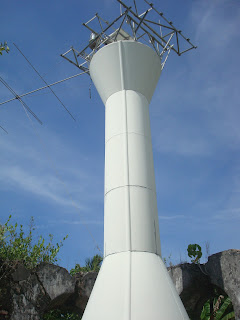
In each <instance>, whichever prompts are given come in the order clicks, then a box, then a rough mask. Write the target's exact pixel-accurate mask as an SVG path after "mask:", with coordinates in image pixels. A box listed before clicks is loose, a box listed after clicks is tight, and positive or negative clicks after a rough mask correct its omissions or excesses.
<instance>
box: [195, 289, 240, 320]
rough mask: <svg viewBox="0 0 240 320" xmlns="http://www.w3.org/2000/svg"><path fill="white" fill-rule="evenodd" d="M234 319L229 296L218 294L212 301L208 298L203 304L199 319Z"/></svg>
mask: <svg viewBox="0 0 240 320" xmlns="http://www.w3.org/2000/svg"><path fill="white" fill-rule="evenodd" d="M230 319H235V314H234V311H233V306H232V302H231V300H230V298H229V297H224V296H222V295H220V296H219V297H215V298H214V299H213V300H212V301H211V299H209V300H208V301H207V302H206V303H205V304H204V306H203V309H202V313H201V320H230Z"/></svg>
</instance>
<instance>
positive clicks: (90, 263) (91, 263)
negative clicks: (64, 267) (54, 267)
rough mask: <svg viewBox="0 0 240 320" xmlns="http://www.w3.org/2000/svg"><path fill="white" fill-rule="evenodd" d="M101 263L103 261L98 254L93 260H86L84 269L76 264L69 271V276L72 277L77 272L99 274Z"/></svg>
mask: <svg viewBox="0 0 240 320" xmlns="http://www.w3.org/2000/svg"><path fill="white" fill-rule="evenodd" d="M102 261H103V258H102V256H100V255H99V254H96V255H95V256H94V257H93V258H87V259H86V260H85V266H84V267H81V266H80V264H78V263H77V264H76V265H75V268H74V269H71V270H70V274H71V275H72V276H73V275H74V274H76V273H78V272H90V271H95V272H99V270H100V268H101V263H102Z"/></svg>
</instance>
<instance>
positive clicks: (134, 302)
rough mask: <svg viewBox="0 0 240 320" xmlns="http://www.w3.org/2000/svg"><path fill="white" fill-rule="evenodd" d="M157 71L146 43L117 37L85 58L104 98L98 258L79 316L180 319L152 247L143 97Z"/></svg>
mask: <svg viewBox="0 0 240 320" xmlns="http://www.w3.org/2000/svg"><path fill="white" fill-rule="evenodd" d="M160 73H161V64H160V59H159V57H158V56H157V54H156V53H155V52H154V51H153V50H152V49H150V48H149V47H147V46H145V45H143V44H140V43H137V42H133V41H119V42H115V43H112V44H110V45H107V46H106V47H104V48H102V49H101V50H100V51H98V52H97V53H96V54H95V55H94V57H93V59H92V61H91V64H90V74H91V77H92V79H93V82H94V84H95V86H96V88H97V90H98V92H99V94H100V96H101V98H102V100H103V102H104V103H105V104H106V108H105V110H106V121H105V123H106V132H105V198H104V256H105V257H104V261H103V265H102V267H101V271H100V273H99V275H98V278H97V280H96V283H95V286H94V288H93V292H92V294H91V297H90V299H89V302H88V305H87V308H86V310H85V313H84V315H83V320H96V319H97V320H160V319H164V320H187V319H188V316H187V314H186V312H185V310H184V307H183V305H182V303H181V300H180V298H179V296H178V294H177V292H176V289H175V287H174V285H173V283H172V281H171V279H170V277H169V275H168V273H167V270H166V267H165V266H164V264H163V262H162V260H161V258H160V254H161V249H160V236H159V226H158V212H157V200H156V188H155V177H154V166H153V155H152V143H151V130H150V121H149V102H150V100H151V98H152V94H153V92H154V89H155V87H156V84H157V81H158V78H159V76H160Z"/></svg>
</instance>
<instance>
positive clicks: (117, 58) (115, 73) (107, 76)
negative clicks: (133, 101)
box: [89, 40, 162, 104]
mask: <svg viewBox="0 0 240 320" xmlns="http://www.w3.org/2000/svg"><path fill="white" fill-rule="evenodd" d="M89 70H90V75H91V78H92V80H93V82H94V84H95V86H96V88H97V90H98V92H99V94H100V97H101V99H102V101H103V103H104V104H105V103H106V101H107V99H108V98H109V97H110V96H111V95H112V94H114V93H116V92H118V91H121V90H134V91H137V92H139V93H141V94H143V95H144V96H145V97H146V98H147V100H148V102H149V103H150V101H151V99H152V95H153V93H154V90H155V88H156V85H157V82H158V79H159V77H160V74H161V70H162V67H161V59H160V57H159V56H158V55H157V53H156V52H155V51H154V50H153V49H151V48H150V47H148V46H146V45H144V44H142V43H139V42H136V41H131V40H120V41H117V42H113V43H111V44H108V45H106V46H105V47H103V48H101V49H100V50H99V51H98V52H97V53H96V54H95V55H94V56H93V58H92V60H91V63H90V68H89Z"/></svg>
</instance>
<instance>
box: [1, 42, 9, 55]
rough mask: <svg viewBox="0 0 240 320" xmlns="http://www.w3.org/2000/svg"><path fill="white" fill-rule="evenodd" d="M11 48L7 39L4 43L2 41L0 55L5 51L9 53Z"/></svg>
mask: <svg viewBox="0 0 240 320" xmlns="http://www.w3.org/2000/svg"><path fill="white" fill-rule="evenodd" d="M9 50H10V49H9V47H8V45H7V42H6V41H4V42H3V43H2V42H1V43H0V55H2V54H3V52H4V51H5V52H7V53H8V52H9Z"/></svg>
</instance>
